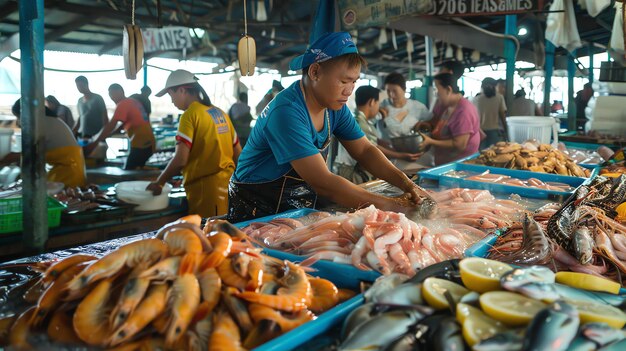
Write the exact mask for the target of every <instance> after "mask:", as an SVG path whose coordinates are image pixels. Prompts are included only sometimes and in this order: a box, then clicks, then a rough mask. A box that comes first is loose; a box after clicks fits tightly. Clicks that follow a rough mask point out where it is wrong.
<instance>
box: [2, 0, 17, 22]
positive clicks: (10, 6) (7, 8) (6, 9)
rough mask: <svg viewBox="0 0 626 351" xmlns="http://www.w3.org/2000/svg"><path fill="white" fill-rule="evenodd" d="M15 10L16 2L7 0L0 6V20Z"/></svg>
mask: <svg viewBox="0 0 626 351" xmlns="http://www.w3.org/2000/svg"><path fill="white" fill-rule="evenodd" d="M16 11H17V2H14V1H9V2H8V3H6V4H4V6H2V7H0V21H2V20H3V19H5V18H7V17H9V16H10V15H11V14H12V13H14V12H16Z"/></svg>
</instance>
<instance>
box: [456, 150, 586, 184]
mask: <svg viewBox="0 0 626 351" xmlns="http://www.w3.org/2000/svg"><path fill="white" fill-rule="evenodd" d="M467 163H471V164H479V165H485V166H493V167H502V168H509V169H519V170H525V171H531V172H539V173H554V174H560V175H565V176H572V177H583V178H587V177H589V175H590V174H591V172H590V171H589V170H588V169H584V168H582V167H580V166H579V165H577V164H576V163H575V162H574V160H572V159H571V158H570V157H569V156H567V155H565V154H564V153H563V152H561V151H559V150H558V149H555V148H553V147H552V146H550V145H549V144H537V143H532V142H526V143H524V144H521V145H520V144H518V143H508V142H499V143H497V144H495V145H493V146H491V147H490V148H488V149H485V150H483V151H481V152H480V155H479V156H478V157H477V158H475V159H471V160H468V161H467Z"/></svg>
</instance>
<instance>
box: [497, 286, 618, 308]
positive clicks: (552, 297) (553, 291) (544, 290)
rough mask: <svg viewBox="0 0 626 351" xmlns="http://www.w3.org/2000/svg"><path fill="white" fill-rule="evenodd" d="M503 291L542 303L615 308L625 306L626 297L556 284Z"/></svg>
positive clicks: (519, 287) (520, 287)
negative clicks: (582, 304) (573, 303)
mask: <svg viewBox="0 0 626 351" xmlns="http://www.w3.org/2000/svg"><path fill="white" fill-rule="evenodd" d="M505 289H507V290H509V291H515V292H518V293H520V294H522V295H524V296H527V297H530V298H531V299H536V300H542V301H544V302H554V301H556V300H562V299H563V300H578V301H586V302H594V303H601V304H608V305H611V306H616V307H620V306H624V305H626V304H625V302H626V296H621V295H615V294H609V293H603V292H596V291H588V290H583V289H577V288H572V287H571V286H567V285H562V284H558V283H554V284H550V283H528V284H524V285H521V286H518V287H515V288H507V287H505Z"/></svg>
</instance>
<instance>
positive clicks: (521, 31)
mask: <svg viewBox="0 0 626 351" xmlns="http://www.w3.org/2000/svg"><path fill="white" fill-rule="evenodd" d="M527 34H528V29H527V28H526V27H519V29H518V30H517V35H518V36H520V37H525V36H526V35H527Z"/></svg>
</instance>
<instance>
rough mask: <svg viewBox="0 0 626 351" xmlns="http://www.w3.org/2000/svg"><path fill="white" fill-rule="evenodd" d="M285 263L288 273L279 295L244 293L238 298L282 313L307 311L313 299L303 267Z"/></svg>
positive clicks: (283, 279)
mask: <svg viewBox="0 0 626 351" xmlns="http://www.w3.org/2000/svg"><path fill="white" fill-rule="evenodd" d="M285 263H286V264H287V273H286V274H285V276H284V277H282V278H281V279H280V283H281V285H282V286H283V287H281V288H280V289H278V292H277V295H268V294H261V293H256V292H251V291H244V292H242V293H238V294H237V296H239V297H241V298H242V299H244V300H247V301H248V302H253V303H259V304H262V305H266V306H269V307H272V308H275V309H277V310H281V311H287V312H294V311H300V310H303V309H305V308H306V307H307V306H306V303H307V301H310V298H311V284H310V283H309V280H308V279H307V276H306V273H305V272H304V270H303V269H302V267H299V266H297V265H295V264H293V263H291V262H289V261H285Z"/></svg>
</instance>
